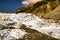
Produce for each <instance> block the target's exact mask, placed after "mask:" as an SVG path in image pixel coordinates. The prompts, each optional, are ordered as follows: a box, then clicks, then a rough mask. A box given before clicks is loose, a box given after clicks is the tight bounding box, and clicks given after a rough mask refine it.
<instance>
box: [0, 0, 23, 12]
mask: <svg viewBox="0 0 60 40" xmlns="http://www.w3.org/2000/svg"><path fill="white" fill-rule="evenodd" d="M21 2H22V0H0V12H13V11H14V10H16V9H17V8H19V7H20V6H23V5H22V3H21Z"/></svg>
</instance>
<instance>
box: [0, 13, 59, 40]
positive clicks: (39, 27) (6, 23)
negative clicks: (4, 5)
mask: <svg viewBox="0 0 60 40" xmlns="http://www.w3.org/2000/svg"><path fill="white" fill-rule="evenodd" d="M0 15H1V16H0V40H60V24H58V23H49V22H47V21H46V20H45V19H41V18H39V17H37V16H35V15H33V14H31V13H27V14H26V13H19V14H14V13H13V14H11V13H9V14H6V13H0Z"/></svg>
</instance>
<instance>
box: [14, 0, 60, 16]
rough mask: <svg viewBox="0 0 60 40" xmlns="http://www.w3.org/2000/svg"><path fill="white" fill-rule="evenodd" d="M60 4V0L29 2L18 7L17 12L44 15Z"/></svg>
mask: <svg viewBox="0 0 60 40" xmlns="http://www.w3.org/2000/svg"><path fill="white" fill-rule="evenodd" d="M59 5H60V0H42V1H38V2H37V3H34V4H29V5H27V6H23V7H20V8H18V9H17V10H16V11H15V12H16V13H32V14H35V15H37V16H40V15H44V14H45V13H46V14H47V13H49V12H50V11H52V10H54V9H55V8H56V7H58V6H59Z"/></svg>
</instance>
